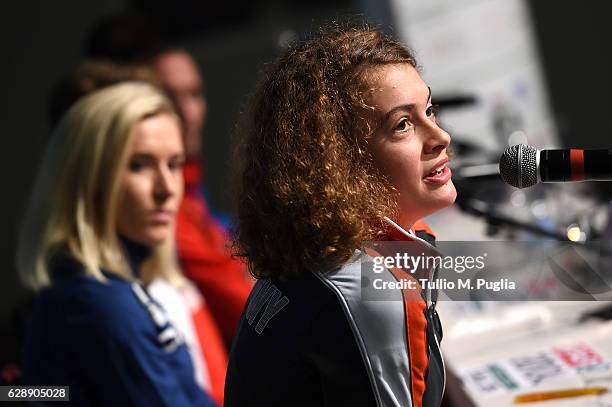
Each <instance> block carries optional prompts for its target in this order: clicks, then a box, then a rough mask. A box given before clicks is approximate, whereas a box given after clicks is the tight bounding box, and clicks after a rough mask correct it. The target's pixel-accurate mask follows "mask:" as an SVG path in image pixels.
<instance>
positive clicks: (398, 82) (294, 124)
mask: <svg viewBox="0 0 612 407" xmlns="http://www.w3.org/2000/svg"><path fill="white" fill-rule="evenodd" d="M415 67H416V62H415V59H414V57H413V56H412V54H411V53H410V52H409V51H408V50H407V49H406V48H405V47H404V46H402V45H401V44H399V43H398V42H396V41H394V40H391V39H389V38H387V37H385V36H384V35H383V34H381V33H379V32H376V31H371V30H369V29H337V30H333V31H331V32H328V33H323V34H321V35H320V36H317V37H315V38H313V39H311V40H309V41H306V42H303V43H299V44H296V45H294V46H292V47H290V48H289V49H288V50H287V51H285V52H284V53H283V54H282V55H281V56H280V57H278V58H277V59H276V60H275V61H274V62H273V63H272V64H271V65H270V66H269V69H268V70H267V72H266V73H265V75H264V76H263V77H262V79H261V80H260V82H259V84H258V87H257V90H256V92H255V95H254V97H253V100H252V102H251V104H250V105H249V109H248V110H247V111H246V113H245V114H244V123H243V124H242V130H241V136H242V139H241V145H240V149H239V154H238V156H239V160H240V168H239V171H238V183H239V184H240V186H239V188H238V191H239V192H238V194H237V196H236V199H237V221H238V223H237V232H236V245H237V248H238V250H239V253H238V254H239V255H241V256H244V257H246V259H247V260H248V264H249V269H250V271H251V273H252V274H253V275H254V276H255V277H256V278H257V279H258V281H257V283H256V284H255V287H254V288H253V292H252V293H251V295H250V297H249V300H248V302H247V305H246V307H245V311H244V313H243V315H242V319H241V321H240V326H239V328H238V333H237V337H236V339H235V340H234V344H233V347H232V349H231V352H230V362H229V367H228V372H227V380H226V387H225V403H226V404H225V405H226V406H227V407H233V406H244V405H257V406H287V405H291V406H340V405H342V406H349V405H350V406H398V407H399V406H415V407H420V406H439V405H440V403H441V400H442V395H443V391H444V384H445V373H444V366H443V362H442V355H441V353H440V349H439V340H440V339H441V330H440V325H439V319H438V316H437V314H436V312H435V299H434V298H435V296H434V293H432V291H431V289H430V287H423V289H422V290H421V287H420V286H419V285H418V283H417V284H416V285H415V287H416V288H415V289H414V290H394V289H389V290H386V291H384V292H383V294H384V300H379V301H371V300H368V299H367V298H362V296H361V294H362V280H361V276H362V269H361V266H362V264H363V263H364V262H366V264H367V263H368V262H371V261H372V257H371V256H372V255H375V254H371V253H370V252H368V251H366V250H367V249H364V248H363V244H364V242H367V241H387V240H395V241H410V242H416V243H417V244H418V245H419V252H420V251H421V250H420V249H421V248H423V249H425V248H427V249H433V250H434V251H435V249H434V248H433V246H432V245H431V244H430V243H429V242H433V233H432V232H431V230H430V229H428V228H427V226H426V225H425V224H424V223H423V222H422V221H421V220H420V219H421V218H423V217H425V216H427V215H429V214H432V213H434V212H436V211H438V210H440V209H442V208H445V207H447V206H449V205H451V204H452V203H453V201H454V200H455V197H456V191H455V188H454V185H453V183H452V181H451V179H450V170H449V169H448V168H447V167H446V161H447V160H448V155H447V148H448V146H449V144H450V136H449V135H448V134H447V133H446V132H445V131H444V130H442V129H441V128H440V127H438V125H437V123H436V115H435V107H434V106H432V104H431V91H430V89H429V87H428V86H427V85H426V84H425V83H424V82H423V80H422V79H421V77H420V76H419V73H418V72H417V70H416V68H415ZM428 241H429V242H428ZM366 253H367V254H366ZM424 271H425V272H426V273H428V274H427V278H435V274H433V273H435V270H433V269H427V270H424ZM404 274H405V275H406V276H405V277H404V276H403V275H402V274H401V272H399V271H398V270H397V269H385V270H384V271H381V273H380V274H377V278H381V279H385V281H390V282H397V281H398V280H399V277H400V276H401V277H402V278H407V279H410V278H412V279H413V281H414V282H417V281H416V280H414V277H410V274H408V273H404Z"/></svg>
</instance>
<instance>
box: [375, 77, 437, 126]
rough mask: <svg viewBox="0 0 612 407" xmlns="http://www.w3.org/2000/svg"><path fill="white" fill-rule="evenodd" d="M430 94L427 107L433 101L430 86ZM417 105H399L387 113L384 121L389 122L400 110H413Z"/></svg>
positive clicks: (426, 102) (428, 88) (428, 94)
mask: <svg viewBox="0 0 612 407" xmlns="http://www.w3.org/2000/svg"><path fill="white" fill-rule="evenodd" d="M427 90H428V93H427V100H426V101H425V105H428V104H429V101H430V100H431V88H430V87H429V86H428V87H427ZM414 106H415V104H414V103H408V104H404V105H399V106H395V107H394V108H393V109H391V110H389V111H388V112H387V113H385V117H384V121H387V120H388V119H389V117H391V116H393V114H394V113H396V112H397V111H399V110H406V111H408V110H412V109H414Z"/></svg>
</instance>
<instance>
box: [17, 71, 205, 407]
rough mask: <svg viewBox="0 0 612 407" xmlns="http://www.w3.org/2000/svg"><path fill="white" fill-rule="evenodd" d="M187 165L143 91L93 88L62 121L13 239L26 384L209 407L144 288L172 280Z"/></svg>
mask: <svg viewBox="0 0 612 407" xmlns="http://www.w3.org/2000/svg"><path fill="white" fill-rule="evenodd" d="M184 161H185V151H184V147H183V141H182V137H181V132H180V122H179V119H178V117H177V115H176V113H175V111H174V108H173V106H172V104H171V103H170V101H169V100H168V99H167V98H166V97H165V96H164V95H163V93H162V92H161V91H159V90H157V89H156V88H155V87H153V86H152V85H150V84H145V83H142V82H126V83H123V84H119V85H114V86H110V87H107V88H104V89H102V90H99V91H96V92H93V93H91V94H90V95H87V96H86V97H84V98H82V99H80V100H79V101H78V102H77V103H76V104H74V105H73V106H72V107H71V108H70V110H69V111H68V112H67V113H66V114H65V116H64V117H63V118H62V119H61V120H60V122H59V124H58V126H57V127H56V129H55V131H54V133H53V135H52V138H51V140H50V142H49V144H48V147H47V150H46V154H45V157H44V159H43V161H42V163H41V166H40V168H39V172H38V176H37V179H36V183H35V186H34V191H33V193H32V197H31V200H30V205H29V207H28V211H27V213H26V217H25V220H24V223H23V227H22V230H21V235H20V242H19V252H18V266H19V271H20V274H21V277H22V279H23V281H24V282H25V284H27V285H28V286H29V287H30V288H32V289H34V290H35V291H36V292H37V293H38V295H37V298H36V300H35V304H34V309H33V312H32V316H31V319H30V321H29V326H28V332H27V336H26V344H25V363H24V370H25V383H26V384H30V385H45V386H49V385H56V386H69V388H70V401H71V402H72V403H74V404H77V405H126V406H127V405H159V406H196V405H197V406H213V405H214V403H213V402H212V400H211V399H210V398H209V396H208V395H207V393H206V392H204V391H203V390H202V389H201V388H200V387H199V386H198V385H197V383H196V380H195V378H194V368H193V364H192V361H191V358H190V355H189V352H188V349H187V347H186V345H185V341H184V338H183V336H182V335H181V334H180V333H179V332H178V331H177V329H176V328H175V326H174V324H173V323H172V322H171V321H170V320H169V319H168V316H167V314H166V312H165V311H164V309H163V308H162V307H161V306H160V305H159V304H158V303H157V302H156V301H155V300H153V299H152V298H151V296H150V295H149V293H148V291H147V289H146V288H145V287H144V286H143V280H146V279H150V275H151V274H156V275H164V276H166V278H168V279H171V278H172V277H173V276H174V277H177V278H178V277H180V274H179V273H178V272H177V271H176V270H175V265H176V263H175V260H174V259H173V240H174V239H173V232H174V224H175V215H176V212H177V210H178V207H179V205H180V201H181V198H182V195H183V179H182V178H183V176H182V171H181V169H182V165H183V163H184ZM144 264H146V267H144V266H143V265H144ZM145 270H146V271H145ZM147 274H148V276H147Z"/></svg>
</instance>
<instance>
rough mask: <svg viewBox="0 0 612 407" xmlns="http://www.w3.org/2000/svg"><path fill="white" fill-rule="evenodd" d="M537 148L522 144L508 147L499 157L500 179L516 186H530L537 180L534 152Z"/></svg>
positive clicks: (535, 152)
mask: <svg viewBox="0 0 612 407" xmlns="http://www.w3.org/2000/svg"><path fill="white" fill-rule="evenodd" d="M537 152H538V150H537V149H535V148H534V147H531V146H526V145H524V144H517V145H515V146H512V147H510V148H508V149H507V150H506V151H504V153H503V154H502V156H501V158H500V159H499V173H500V175H501V177H502V179H503V180H504V181H505V182H506V183H508V184H510V185H512V186H513V187H516V188H527V187H531V186H533V185H535V184H537V182H538V175H537V171H538V168H537V163H536V154H537Z"/></svg>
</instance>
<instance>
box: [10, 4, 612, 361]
mask: <svg viewBox="0 0 612 407" xmlns="http://www.w3.org/2000/svg"><path fill="white" fill-rule="evenodd" d="M528 4H529V7H530V9H531V10H532V14H533V21H534V24H535V32H536V35H537V40H538V44H537V49H538V50H539V53H540V55H541V59H542V62H543V67H544V72H545V75H546V80H547V82H548V88H549V94H550V97H551V102H552V107H553V111H554V115H555V118H556V120H557V124H558V127H559V130H560V135H561V137H562V144H563V145H565V146H568V147H569V146H576V147H585V148H596V147H599V148H602V147H607V148H612V113H611V112H610V110H611V108H612V104H610V103H609V100H610V97H611V96H612V80H611V79H610V75H611V72H612V60H611V51H612V46H611V45H612V41H611V39H612V24H610V20H611V18H612V4H611V3H610V2H606V1H603V0H601V1H595V0H585V1H580V2H575V1H556V2H547V1H537V0H530V1H528ZM384 6H385V2H384V1H366V0H361V1H358V0H356V1H351V0H341V1H309V2H299V1H270V0H269V1H251V2H240V1H239V2H232V1H225V2H208V1H197V2H187V1H184V0H183V1H174V2H166V1H159V0H155V1H145V0H133V1H128V0H123V1H122V0H100V1H87V2H85V1H76V0H72V1H68V0H63V1H19V2H11V4H10V9H8V8H7V7H9V5H8V2H7V3H6V4H3V6H2V8H3V10H2V11H1V12H0V14H1V17H0V18H1V21H0V30H1V35H0V38H1V41H2V42H1V48H0V50H1V52H2V59H1V61H2V64H1V65H2V75H1V78H2V87H1V89H2V97H1V98H0V99H1V101H2V108H1V110H0V111H1V112H2V113H1V118H2V120H1V132H2V136H3V137H2V142H3V149H2V159H0V162H1V163H2V167H1V174H2V178H3V182H2V185H3V186H4V188H2V192H1V197H2V198H1V200H0V205H1V210H0V213H1V214H2V218H1V219H0V221H1V225H2V233H1V237H0V239H1V244H0V270H1V271H0V367H1V366H2V365H3V364H4V363H6V362H9V361H18V360H19V358H20V356H19V349H18V345H17V341H16V340H15V332H14V331H15V329H14V324H13V323H12V322H11V320H12V315H13V313H14V311H15V309H18V307H19V306H20V305H21V304H22V303H23V302H24V300H25V299H26V298H27V297H28V296H27V292H26V291H25V290H24V289H23V288H21V287H20V285H19V282H18V279H17V272H16V269H15V265H14V262H15V256H14V255H15V251H16V240H17V231H18V225H19V221H20V219H21V216H22V214H23V211H24V208H25V204H26V202H27V197H28V193H29V189H30V186H31V183H32V181H33V176H34V173H35V171H36V168H37V163H38V159H39V158H40V156H41V154H42V151H43V149H44V144H45V141H46V137H47V134H48V132H49V125H48V120H47V99H48V95H49V92H50V90H51V88H52V87H53V85H54V84H55V83H56V81H58V80H59V79H60V78H61V77H62V76H63V75H66V74H68V73H70V72H71V71H72V69H74V67H75V66H76V65H77V64H78V63H79V61H80V60H81V57H82V54H83V46H84V39H85V36H86V34H87V31H88V29H89V28H90V27H91V26H92V25H93V24H94V23H95V22H96V21H97V20H98V19H100V18H101V17H104V16H106V15H108V14H110V13H114V12H118V11H121V10H124V9H126V8H136V9H143V10H145V11H147V12H149V13H150V14H153V15H161V16H164V18H165V22H166V23H167V26H168V27H169V28H170V30H171V32H173V33H174V35H175V36H176V37H177V38H178V39H180V40H182V41H183V43H184V44H185V45H186V47H187V48H188V49H189V50H191V51H192V52H193V53H194V56H195V58H196V60H197V62H198V63H199V65H200V68H201V71H202V74H203V77H204V80H205V86H206V94H207V97H208V102H209V106H210V108H209V115H208V119H207V123H206V128H205V131H204V158H205V160H206V180H207V185H208V190H209V197H210V202H211V205H212V207H213V209H215V210H220V211H227V210H229V206H230V199H229V196H228V180H229V177H228V176H229V173H230V171H231V160H230V150H231V144H232V133H233V128H234V123H235V120H236V118H237V117H238V114H239V112H240V106H241V104H242V103H243V102H244V98H245V96H246V95H248V93H249V92H251V91H252V89H253V86H254V82H255V79H256V77H257V73H258V71H259V70H260V69H261V67H262V64H263V63H264V62H266V61H269V60H271V59H272V58H273V57H274V56H275V55H276V53H277V52H278V50H279V49H280V45H279V38H281V37H282V36H281V33H283V32H285V33H286V32H295V33H296V34H297V35H298V36H302V35H304V34H307V33H308V32H311V31H316V29H317V27H318V26H319V25H321V24H325V23H327V22H329V21H331V20H333V19H345V18H346V17H347V16H350V15H355V14H356V13H358V14H361V15H362V17H359V18H361V19H364V20H368V21H371V22H373V23H375V24H377V23H380V24H382V26H381V28H382V29H384V30H385V31H391V30H389V27H390V25H392V24H393V21H392V16H390V13H389V12H388V9H386V8H385V7H384ZM288 30H289V31H288ZM601 188H609V187H607V186H604V185H602V186H601Z"/></svg>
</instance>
